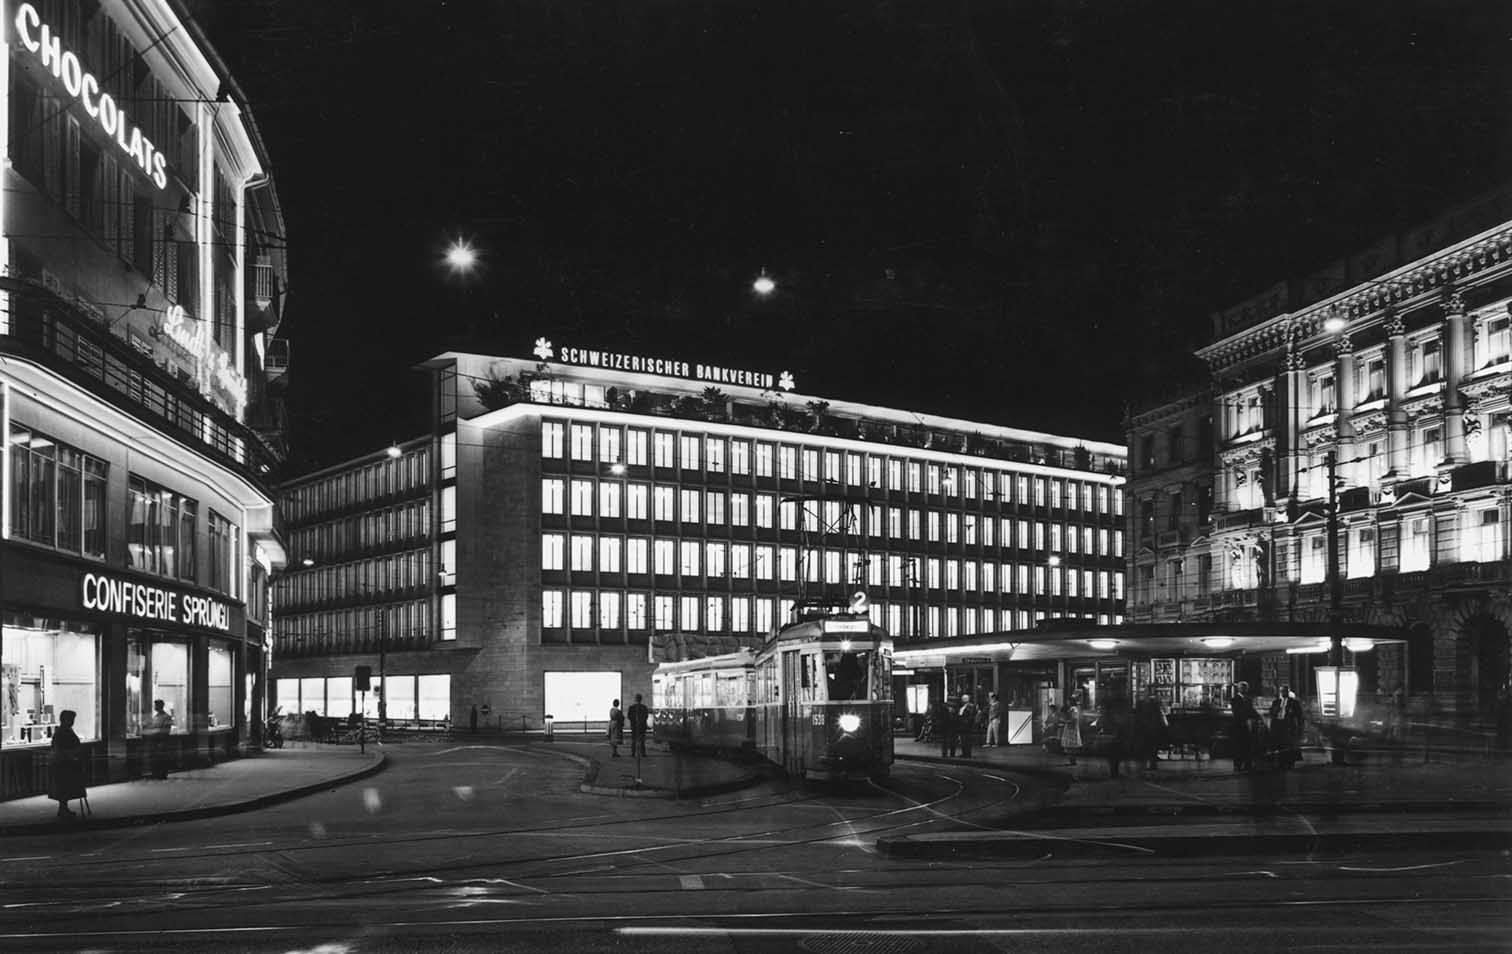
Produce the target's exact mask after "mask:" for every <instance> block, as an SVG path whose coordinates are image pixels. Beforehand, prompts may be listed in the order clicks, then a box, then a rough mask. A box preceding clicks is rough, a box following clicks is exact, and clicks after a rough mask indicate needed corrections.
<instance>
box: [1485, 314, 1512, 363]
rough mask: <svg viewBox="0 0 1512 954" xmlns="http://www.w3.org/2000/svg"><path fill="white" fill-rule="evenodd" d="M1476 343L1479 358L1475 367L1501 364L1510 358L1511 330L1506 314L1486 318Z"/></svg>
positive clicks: (1511, 351) (1511, 354)
mask: <svg viewBox="0 0 1512 954" xmlns="http://www.w3.org/2000/svg"><path fill="white" fill-rule="evenodd" d="M1476 344H1477V348H1476V350H1477V352H1479V357H1480V359H1481V360H1480V361H1478V362H1477V363H1476V364H1477V367H1487V366H1489V365H1493V364H1503V363H1505V362H1506V361H1508V360H1509V359H1512V330H1509V320H1508V318H1507V316H1505V315H1502V316H1499V317H1496V318H1491V319H1489V320H1487V321H1486V323H1485V324H1484V325H1483V326H1482V327H1481V334H1480V336H1479V339H1478V340H1477V342H1476Z"/></svg>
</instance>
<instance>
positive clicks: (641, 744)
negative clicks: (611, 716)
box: [630, 692, 651, 758]
mask: <svg viewBox="0 0 1512 954" xmlns="http://www.w3.org/2000/svg"><path fill="white" fill-rule="evenodd" d="M650 719H651V711H650V710H649V709H647V708H646V705H645V703H643V702H641V694H640V693H638V692H637V693H636V694H635V703H634V705H632V706H630V755H631V757H635V756H640V757H642V758H644V757H646V723H647V722H649V721H650Z"/></svg>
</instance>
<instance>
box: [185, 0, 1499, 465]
mask: <svg viewBox="0 0 1512 954" xmlns="http://www.w3.org/2000/svg"><path fill="white" fill-rule="evenodd" d="M195 9H196V10H197V11H198V15H199V16H200V18H201V19H202V20H203V21H205V22H206V23H207V28H208V29H209V31H210V33H211V35H212V37H213V38H214V39H215V41H216V44H217V48H218V49H219V50H220V52H221V53H222V55H223V56H224V58H225V59H226V60H227V62H228V63H229V64H230V65H231V67H232V69H233V71H234V73H235V75H236V76H237V79H238V82H239V83H240V85H241V87H242V89H243V91H244V92H245V94H246V95H247V97H248V98H249V99H250V100H251V106H252V110H253V112H254V115H255V117H256V119H257V122H258V123H259V125H260V127H261V129H262V132H263V136H264V139H265V141H266V144H267V147H268V149H269V151H270V153H271V156H272V166H273V173H274V176H275V178H276V180H277V182H278V188H279V191H280V194H281V197H282V200H283V206H284V213H285V216H286V219H287V230H288V243H289V248H290V255H291V273H290V279H289V281H290V289H289V291H290V299H289V303H288V311H287V318H286V320H285V323H284V326H283V333H284V334H285V335H286V336H287V337H288V339H289V340H290V342H291V347H292V363H293V369H292V371H291V375H292V387H291V390H290V405H291V410H292V412H293V421H294V426H295V428H296V430H295V433H294V434H293V442H294V446H295V448H296V455H295V456H296V459H295V461H294V462H292V472H299V471H300V470H303V469H306V468H308V467H309V466H313V465H315V464H324V463H332V462H335V461H337V460H340V459H343V458H345V457H347V456H351V455H354V454H357V453H362V452H366V451H369V450H372V449H374V448H376V447H379V446H382V445H383V444H386V443H388V442H389V441H390V440H395V439H401V438H404V437H408V436H412V435H414V434H416V433H419V432H420V431H421V429H422V428H423V427H424V426H425V412H426V408H425V406H424V397H423V393H424V392H423V389H422V387H421V386H420V385H421V378H420V376H419V375H418V374H416V373H414V372H411V371H409V370H408V369H409V368H410V367H411V366H412V365H413V364H415V363H416V362H418V361H421V360H423V359H425V358H427V357H429V356H431V355H432V354H434V353H436V352H438V351H441V350H444V349H447V348H458V349H467V350H477V351H484V352H496V353H501V354H512V355H520V356H525V355H528V354H529V350H530V347H531V342H533V341H534V339H535V338H536V336H537V335H541V334H544V335H546V336H548V337H550V338H553V339H554V340H557V341H569V340H570V341H572V342H574V343H579V344H587V345H597V346H601V347H604V348H607V349H612V350H625V351H635V352H657V353H663V352H668V353H671V354H673V355H675V356H678V357H682V358H685V359H687V360H690V361H704V362H709V363H715V364H724V365H733V366H739V367H752V368H757V369H762V370H770V371H779V370H782V369H791V370H792V371H793V372H794V373H795V374H796V375H797V376H798V378H799V381H800V390H802V391H804V392H807V393H814V394H818V395H821V396H824V397H829V398H840V399H855V400H863V401H870V402H874V403H879V404H885V405H889V406H896V407H903V408H910V409H916V410H922V411H932V412H938V413H945V414H951V415H956V416H961V417H966V418H971V419H978V420H983V421H991V422H996V423H1003V424H1009V425H1012V426H1019V427H1028V428H1036V429H1043V430H1050V431H1056V432H1061V433H1070V434H1078V435H1083V436H1086V437H1089V438H1095V439H1103V440H1120V439H1121V434H1120V431H1121V418H1122V414H1123V410H1124V406H1125V403H1126V402H1127V401H1129V400H1131V399H1135V398H1137V397H1138V396H1139V395H1141V394H1144V393H1148V392H1153V391H1160V390H1163V389H1165V388H1168V387H1169V386H1170V384H1171V383H1172V381H1173V380H1174V379H1175V378H1176V377H1177V376H1179V375H1180V373H1182V372H1183V371H1186V370H1190V369H1191V365H1190V363H1189V361H1190V359H1183V357H1182V356H1183V355H1184V354H1187V353H1189V352H1190V350H1191V348H1192V347H1194V346H1196V345H1199V344H1201V343H1202V342H1203V336H1204V335H1205V334H1206V332H1207V329H1208V327H1209V324H1208V315H1209V313H1211V312H1212V311H1215V310H1218V309H1220V308H1222V307H1225V306H1228V305H1231V304H1235V303H1237V302H1238V301H1240V300H1242V299H1244V298H1246V297H1248V296H1249V295H1251V294H1253V293H1255V292H1258V291H1260V290H1261V289H1263V288H1265V287H1268V286H1270V285H1272V284H1273V283H1274V282H1276V281H1277V280H1280V279H1284V278H1287V277H1289V276H1297V277H1300V276H1301V275H1302V274H1304V273H1307V272H1311V271H1315V270H1317V269H1319V268H1321V267H1322V266H1325V265H1327V264H1328V263H1329V262H1331V261H1333V260H1335V259H1338V258H1340V257H1342V256H1343V255H1346V254H1348V253H1350V252H1352V251H1355V250H1358V249H1360V248H1362V247H1364V246H1365V245H1368V244H1370V243H1371V242H1373V241H1374V240H1375V239H1376V238H1378V237H1379V236H1381V235H1383V234H1386V233H1389V232H1391V231H1393V230H1398V229H1403V228H1406V227H1409V226H1411V225H1413V224H1416V223H1418V222H1420V221H1423V220H1426V219H1429V218H1432V217H1433V216H1435V215H1436V214H1438V213H1439V212H1440V211H1441V210H1442V209H1444V208H1446V207H1448V206H1451V205H1454V204H1456V203H1459V202H1462V201H1464V200H1466V199H1469V198H1471V197H1472V196H1474V195H1476V194H1478V193H1480V192H1483V191H1485V190H1486V189H1488V188H1490V187H1492V186H1495V185H1498V184H1500V183H1502V182H1504V181H1507V180H1512V176H1509V175H1508V171H1509V168H1512V167H1509V164H1508V159H1509V157H1512V132H1509V130H1512V67H1509V64H1512V42H1509V40H1512V5H1509V4H1507V3H1505V2H1502V0H1488V2H1452V0H1433V2H1427V0H1425V2H1418V3H1409V2H1400V3H1397V2H1393V3H1382V2H1379V0H1369V2H1359V3H1350V2H1318V0H1269V2H1244V0H1225V2H1222V3H1214V2H1212V0H1201V2H1182V0H1130V2H1119V0H1087V2H1014V0H978V2H975V3H970V2H961V0H893V2H890V0H844V2H831V0H467V2H451V3H443V2H425V0H408V2H389V0H318V2H315V0H220V2H209V0H202V2H200V3H198V4H195ZM458 235H461V236H466V237H468V238H469V239H471V241H472V242H473V243H474V244H475V245H476V246H478V247H479V249H480V250H481V253H482V255H483V256H484V259H483V261H484V266H483V268H482V269H481V271H480V272H479V273H477V274H475V275H474V276H472V277H471V278H470V279H468V280H467V281H459V280H457V279H455V278H452V277H450V276H449V275H448V274H447V273H446V271H445V270H444V269H442V268H441V267H440V266H439V258H440V254H441V251H442V249H443V248H444V246H445V244H446V242H447V241H448V240H449V239H450V238H452V237H454V236H458ZM762 268H765V269H766V270H767V271H768V273H769V274H771V275H772V276H773V277H774V278H775V279H776V280H777V281H778V283H779V291H778V293H777V294H776V295H774V296H772V297H771V298H769V299H766V300H758V299H757V298H756V297H755V296H754V295H753V294H752V293H751V291H750V282H751V280H752V279H753V278H754V277H755V275H756V274H757V273H758V272H759V271H760V270H761V269H762Z"/></svg>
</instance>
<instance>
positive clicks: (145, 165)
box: [121, 123, 152, 172]
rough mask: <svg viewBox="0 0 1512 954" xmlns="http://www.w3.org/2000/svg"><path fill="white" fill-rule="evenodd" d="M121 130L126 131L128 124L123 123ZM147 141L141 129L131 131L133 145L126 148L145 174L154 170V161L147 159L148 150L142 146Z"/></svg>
mask: <svg viewBox="0 0 1512 954" xmlns="http://www.w3.org/2000/svg"><path fill="white" fill-rule="evenodd" d="M121 128H122V129H125V128H126V124H125V123H121ZM146 141H147V140H146V139H145V138H144V137H143V136H142V131H141V130H140V129H136V128H133V129H132V130H131V144H130V145H128V146H126V151H127V152H129V153H131V158H133V159H135V160H136V161H137V165H139V166H141V167H142V171H143V172H146V171H147V170H148V169H151V168H152V160H150V159H148V158H147V150H146V149H144V148H143V146H142V144H143V143H145V142H146Z"/></svg>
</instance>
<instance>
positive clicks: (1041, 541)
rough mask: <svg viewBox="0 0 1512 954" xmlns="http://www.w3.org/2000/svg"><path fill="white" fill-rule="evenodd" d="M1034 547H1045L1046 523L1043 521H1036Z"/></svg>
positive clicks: (1037, 548) (1038, 548) (1041, 548)
mask: <svg viewBox="0 0 1512 954" xmlns="http://www.w3.org/2000/svg"><path fill="white" fill-rule="evenodd" d="M1034 549H1036V550H1043V549H1045V525H1044V524H1043V523H1036V524H1035V525H1034Z"/></svg>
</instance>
